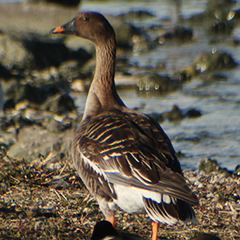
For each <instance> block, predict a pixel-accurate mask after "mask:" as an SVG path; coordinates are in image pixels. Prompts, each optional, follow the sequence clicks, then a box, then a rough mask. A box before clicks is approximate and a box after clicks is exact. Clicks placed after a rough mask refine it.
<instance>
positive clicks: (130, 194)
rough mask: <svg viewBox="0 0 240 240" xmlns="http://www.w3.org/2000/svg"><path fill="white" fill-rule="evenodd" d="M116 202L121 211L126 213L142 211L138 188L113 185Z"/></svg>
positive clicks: (140, 195) (141, 196) (142, 205)
mask: <svg viewBox="0 0 240 240" xmlns="http://www.w3.org/2000/svg"><path fill="white" fill-rule="evenodd" d="M114 190H115V192H116V195H117V199H116V200H114V203H115V204H117V205H118V206H119V207H120V208H121V209H122V210H123V211H125V212H127V213H136V212H138V213H139V212H144V203H143V195H142V192H141V190H140V189H139V188H134V187H127V186H122V185H117V184H116V185H114Z"/></svg>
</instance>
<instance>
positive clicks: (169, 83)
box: [137, 73, 182, 93]
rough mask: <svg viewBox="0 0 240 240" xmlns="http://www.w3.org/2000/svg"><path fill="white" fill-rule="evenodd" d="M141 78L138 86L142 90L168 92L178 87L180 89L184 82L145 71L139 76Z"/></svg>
mask: <svg viewBox="0 0 240 240" xmlns="http://www.w3.org/2000/svg"><path fill="white" fill-rule="evenodd" d="M138 78H139V79H140V80H139V82H138V84H137V86H138V90H139V91H140V92H150V91H151V93H153V92H158V93H168V92H171V91H174V90H176V89H180V88H181V86H182V84H181V83H180V82H179V81H178V80H175V79H171V78H170V77H169V76H166V75H159V74H157V73H153V74H150V73H145V74H144V75H143V76H142V75H140V76H138Z"/></svg>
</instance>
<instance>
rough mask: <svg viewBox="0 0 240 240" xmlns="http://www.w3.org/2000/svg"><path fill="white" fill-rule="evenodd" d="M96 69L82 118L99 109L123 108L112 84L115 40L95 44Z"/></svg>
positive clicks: (113, 83)
mask: <svg viewBox="0 0 240 240" xmlns="http://www.w3.org/2000/svg"><path fill="white" fill-rule="evenodd" d="M95 47H96V68H95V74H94V78H93V80H92V83H91V87H90V89H89V93H88V97H87V101H86V106H85V111H84V116H83V118H85V117H87V116H89V115H94V114H95V113H96V112H97V111H98V110H99V108H100V109H109V108H111V107H117V106H124V104H123V102H122V100H121V99H120V97H119V96H118V94H117V91H116V86H115V82H114V76H115V59H116V43H115V39H108V41H107V42H104V43H102V44H95Z"/></svg>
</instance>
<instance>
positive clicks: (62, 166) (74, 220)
mask: <svg viewBox="0 0 240 240" xmlns="http://www.w3.org/2000/svg"><path fill="white" fill-rule="evenodd" d="M0 169H1V170H0V186H1V189H0V190H1V197H0V223H1V224H0V239H37V238H39V239H89V238H90V236H91V234H92V229H93V226H94V225H95V223H96V222H97V221H100V220H101V219H103V215H102V214H101V212H100V211H99V208H98V205H97V203H96V202H95V200H94V199H93V198H91V196H89V195H88V191H87V190H86V188H85V187H84V185H83V184H82V182H81V179H80V178H79V177H78V176H77V174H76V171H75V170H74V169H73V167H72V163H71V159H69V158H65V159H63V160H62V162H58V163H55V162H54V154H50V155H48V156H47V157H46V158H44V157H43V156H40V157H39V159H37V160H34V161H33V162H31V163H30V164H29V163H28V162H27V161H25V160H24V159H10V158H8V157H7V156H4V157H3V158H1V160H0ZM184 174H185V177H186V178H187V179H188V180H189V184H190V187H191V188H192V189H193V191H194V192H195V193H196V195H197V196H198V198H199V202H200V206H199V207H195V208H194V209H195V212H196V215H197V218H198V223H197V224H187V225H184V226H181V225H180V224H179V225H176V226H167V225H161V226H160V229H159V239H180V240H185V239H203V238H201V237H202V236H213V237H215V236H216V239H218V238H220V239H221V240H236V239H238V240H239V239H240V232H239V231H240V187H239V186H240V177H239V176H237V175H229V176H224V175H221V174H218V173H211V174H208V175H207V174H205V173H202V172H199V171H188V172H185V173H184ZM117 218H118V222H117V225H116V229H121V231H124V232H128V233H135V234H138V235H140V236H141V237H144V238H145V239H150V233H151V226H150V220H149V218H148V217H147V216H146V215H145V214H132V215H130V214H127V213H123V212H122V211H120V210H119V211H118V214H117ZM217 237H218V238H217ZM209 239H211V238H209ZM212 239H215V238H212Z"/></svg>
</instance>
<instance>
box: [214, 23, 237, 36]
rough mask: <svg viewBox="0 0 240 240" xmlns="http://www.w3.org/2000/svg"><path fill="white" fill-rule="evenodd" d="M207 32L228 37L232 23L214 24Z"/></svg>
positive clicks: (231, 29)
mask: <svg viewBox="0 0 240 240" xmlns="http://www.w3.org/2000/svg"><path fill="white" fill-rule="evenodd" d="M209 31H210V33H213V34H222V35H223V34H224V35H230V34H231V33H232V31H233V23H232V22H229V21H220V22H215V23H213V25H212V26H211V28H210V30H209Z"/></svg>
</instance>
